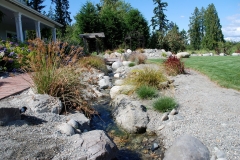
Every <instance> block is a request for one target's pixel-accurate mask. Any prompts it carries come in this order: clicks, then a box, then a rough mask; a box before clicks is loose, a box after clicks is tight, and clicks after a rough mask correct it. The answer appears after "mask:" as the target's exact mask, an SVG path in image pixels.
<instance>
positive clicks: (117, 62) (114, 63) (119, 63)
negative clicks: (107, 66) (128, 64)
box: [112, 61, 122, 70]
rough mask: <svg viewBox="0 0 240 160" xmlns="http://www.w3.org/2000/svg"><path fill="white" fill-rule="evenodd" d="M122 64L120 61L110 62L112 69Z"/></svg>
mask: <svg viewBox="0 0 240 160" xmlns="http://www.w3.org/2000/svg"><path fill="white" fill-rule="evenodd" d="M121 66H122V62H120V61H116V62H113V64H112V69H113V70H117V69H118V68H119V67H121Z"/></svg>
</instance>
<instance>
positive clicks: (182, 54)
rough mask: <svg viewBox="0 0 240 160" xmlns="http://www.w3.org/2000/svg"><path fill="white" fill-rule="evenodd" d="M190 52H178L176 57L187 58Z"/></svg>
mask: <svg viewBox="0 0 240 160" xmlns="http://www.w3.org/2000/svg"><path fill="white" fill-rule="evenodd" d="M189 57H190V54H189V53H188V52H179V53H177V58H189Z"/></svg>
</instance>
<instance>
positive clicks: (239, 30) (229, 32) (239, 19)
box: [222, 14, 240, 41]
mask: <svg viewBox="0 0 240 160" xmlns="http://www.w3.org/2000/svg"><path fill="white" fill-rule="evenodd" d="M227 20H228V21H229V24H228V25H227V26H224V27H223V28H222V32H223V34H224V37H225V39H226V40H232V41H240V14H235V15H232V16H229V17H227Z"/></svg>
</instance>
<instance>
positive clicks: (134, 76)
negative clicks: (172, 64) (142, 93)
mask: <svg viewBox="0 0 240 160" xmlns="http://www.w3.org/2000/svg"><path fill="white" fill-rule="evenodd" d="M166 80H167V78H166V77H165V75H164V74H163V72H162V70H161V69H160V67H159V68H158V69H156V68H150V67H143V69H135V70H132V71H131V72H130V73H129V75H128V76H127V78H126V79H125V80H124V81H125V83H126V84H130V85H134V86H135V87H136V89H137V88H139V87H141V86H150V87H155V88H159V84H160V83H162V82H165V81H166Z"/></svg>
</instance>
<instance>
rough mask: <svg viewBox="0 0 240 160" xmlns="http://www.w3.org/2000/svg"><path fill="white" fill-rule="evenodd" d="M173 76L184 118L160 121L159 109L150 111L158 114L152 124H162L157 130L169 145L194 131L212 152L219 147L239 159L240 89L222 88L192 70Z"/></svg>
mask: <svg viewBox="0 0 240 160" xmlns="http://www.w3.org/2000/svg"><path fill="white" fill-rule="evenodd" d="M173 79H174V80H175V82H174V84H175V85H176V88H175V93H174V96H175V98H176V99H177V101H178V103H179V107H178V109H177V110H178V111H179V113H178V114H177V115H178V116H179V117H180V118H175V119H174V118H173V119H172V120H167V121H164V122H160V118H161V117H159V115H158V114H157V113H153V112H152V111H150V112H149V114H151V115H152V117H155V118H151V122H150V124H149V125H153V124H155V126H154V127H155V128H157V127H158V128H159V130H158V131H157V134H158V135H161V136H163V137H164V144H165V147H166V148H169V147H170V146H171V145H172V142H173V140H174V139H175V138H176V137H178V136H180V135H182V134H190V135H192V136H194V137H196V138H198V139H199V140H200V141H202V142H203V144H204V145H206V146H207V147H208V149H209V151H210V152H211V154H212V155H213V153H214V147H217V148H218V149H220V150H222V151H223V152H224V153H225V154H226V155H227V159H229V160H235V159H236V160H239V159H240V116H239V115H240V92H239V91H236V90H233V89H226V88H221V87H219V86H218V85H217V84H215V83H213V82H211V81H210V80H209V78H207V77H206V76H204V75H202V74H200V73H198V72H196V71H192V70H190V73H189V74H186V75H178V76H176V77H173ZM151 112H152V113H151ZM157 122H160V123H157ZM162 125H164V127H163V126H162ZM160 126H161V127H160Z"/></svg>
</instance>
